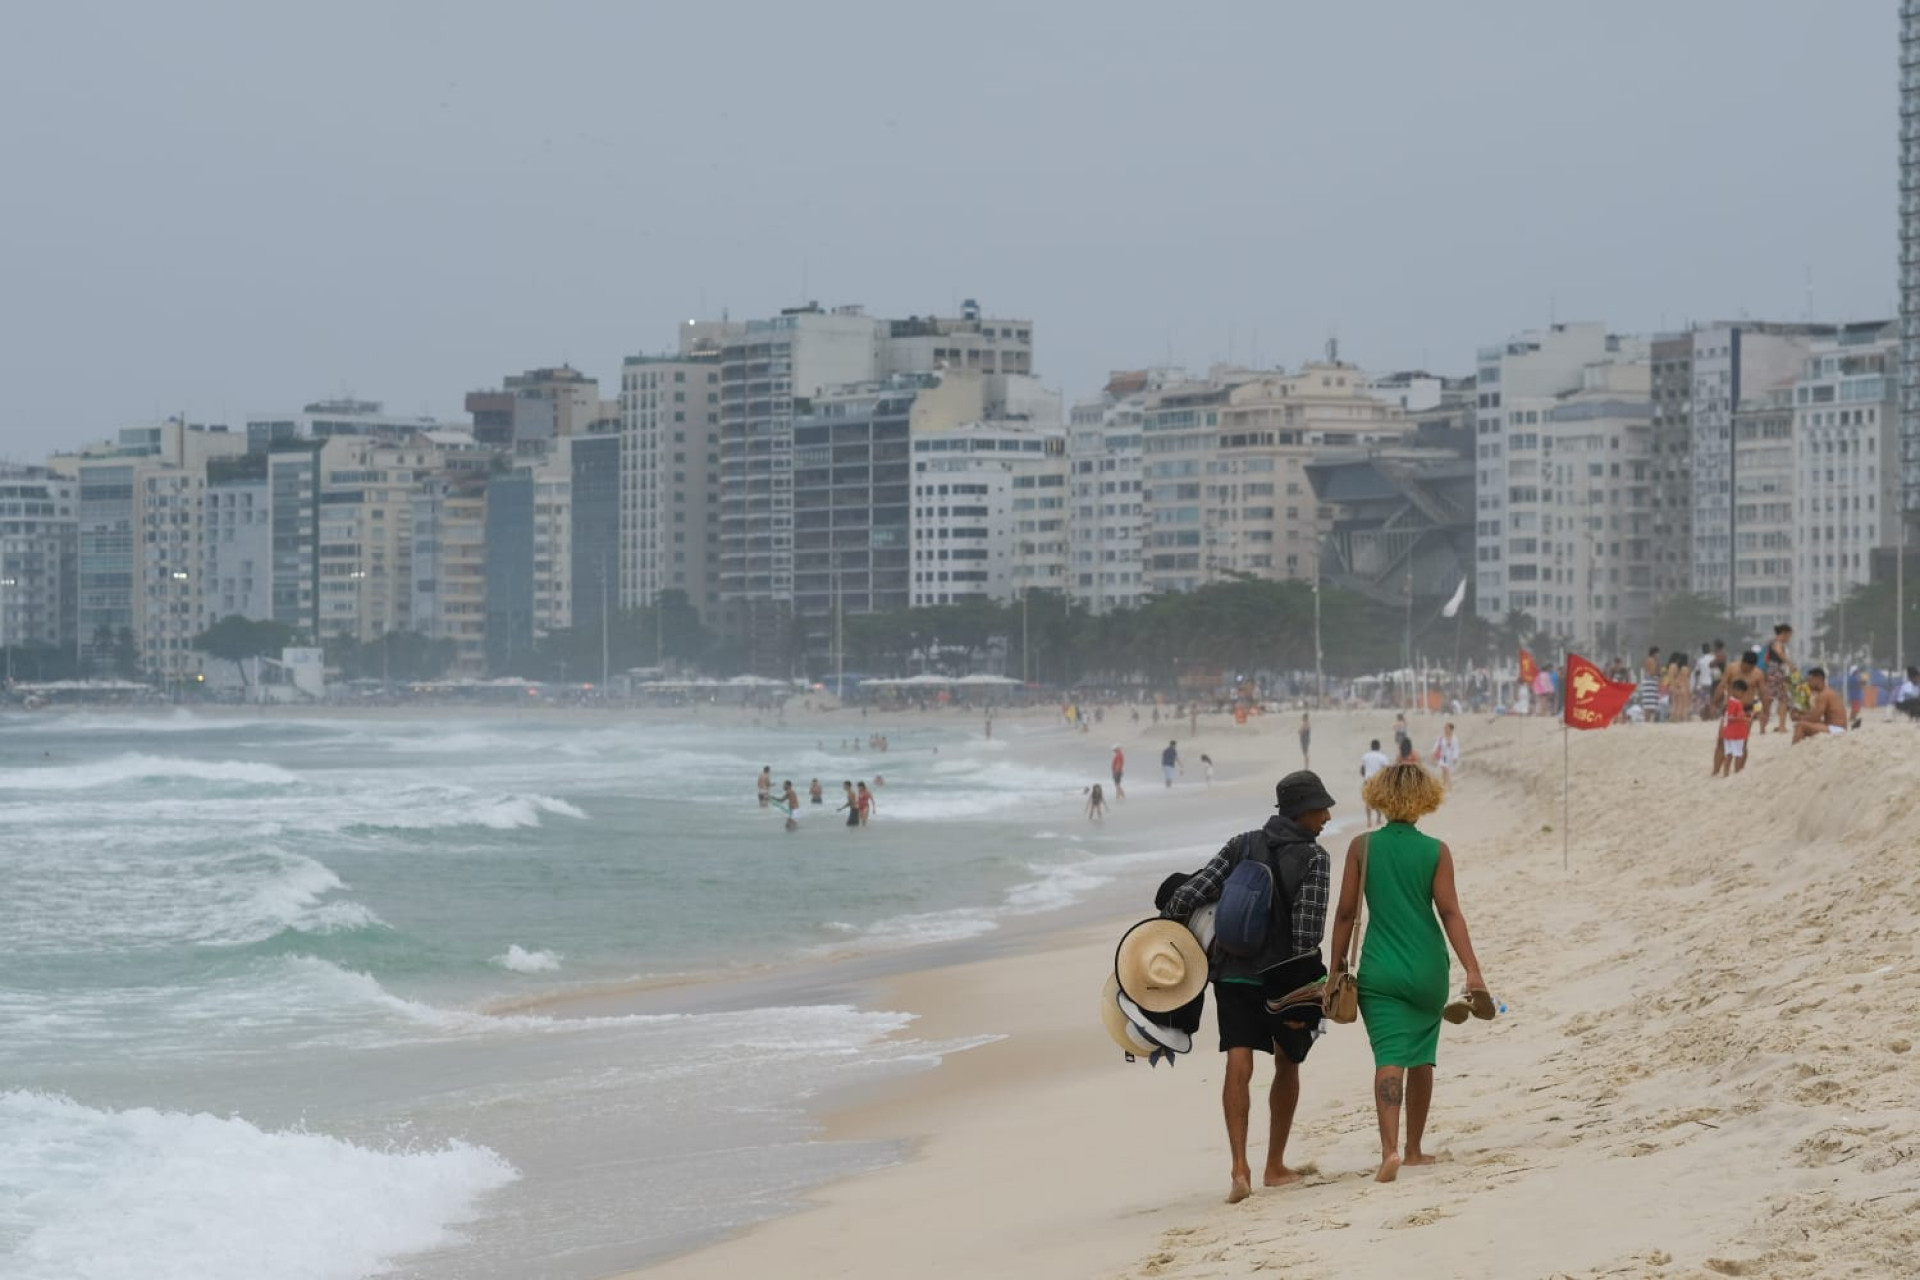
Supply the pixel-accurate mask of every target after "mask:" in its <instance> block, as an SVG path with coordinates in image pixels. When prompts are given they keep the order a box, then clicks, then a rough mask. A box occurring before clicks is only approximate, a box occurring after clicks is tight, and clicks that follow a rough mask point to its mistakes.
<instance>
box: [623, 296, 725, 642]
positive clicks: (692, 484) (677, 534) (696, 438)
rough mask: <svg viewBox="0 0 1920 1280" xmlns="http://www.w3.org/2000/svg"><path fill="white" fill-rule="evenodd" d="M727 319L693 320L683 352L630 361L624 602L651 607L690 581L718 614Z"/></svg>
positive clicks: (699, 603)
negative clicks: (723, 365)
mask: <svg viewBox="0 0 1920 1280" xmlns="http://www.w3.org/2000/svg"><path fill="white" fill-rule="evenodd" d="M726 328H731V326H728V327H726ZM726 328H723V327H721V326H711V325H710V326H705V327H701V326H693V327H691V328H690V329H689V331H688V332H687V333H686V334H685V335H683V337H682V343H683V348H684V349H683V350H682V351H681V352H680V353H679V354H678V355H671V356H630V357H628V358H627V360H626V361H625V363H624V364H623V366H622V368H621V371H620V434H619V442H620V443H619V472H618V480H619V486H620V488H619V502H620V533H619V537H620V552H621V555H620V560H619V563H618V565H617V569H618V572H619V599H620V605H621V607H622V608H626V609H640V608H646V607H648V606H650V605H652V604H653V602H654V600H655V599H657V598H658V597H659V595H660V593H661V592H663V591H683V592H685V593H686V596H687V600H688V602H689V603H691V604H692V605H693V607H694V608H695V609H697V610H699V611H700V614H701V616H702V617H703V618H711V617H713V616H714V615H715V612H716V609H717V605H718V597H719V591H718V589H719V577H718V572H717V570H718V565H717V563H716V561H717V559H718V555H717V544H718V535H719V528H720V497H719V484H720V344H721V339H722V337H723V336H724V334H725V332H726Z"/></svg>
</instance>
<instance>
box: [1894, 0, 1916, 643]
mask: <svg viewBox="0 0 1920 1280" xmlns="http://www.w3.org/2000/svg"><path fill="white" fill-rule="evenodd" d="M1899 383H1900V452H1901V471H1902V484H1901V488H1902V496H1901V509H1902V511H1903V512H1905V513H1906V514H1905V518H1904V522H1903V540H1904V541H1906V542H1908V543H1912V542H1913V541H1914V539H1915V534H1914V530H1913V522H1914V521H1916V520H1920V0H1900V372H1899ZM1902 656H1903V657H1904V655H1902Z"/></svg>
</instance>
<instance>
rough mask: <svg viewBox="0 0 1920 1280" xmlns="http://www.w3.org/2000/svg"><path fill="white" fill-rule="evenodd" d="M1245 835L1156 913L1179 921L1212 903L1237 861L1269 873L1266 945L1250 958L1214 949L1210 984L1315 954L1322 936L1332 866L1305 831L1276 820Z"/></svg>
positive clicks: (1252, 974) (1235, 839)
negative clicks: (1247, 860) (1254, 862)
mask: <svg viewBox="0 0 1920 1280" xmlns="http://www.w3.org/2000/svg"><path fill="white" fill-rule="evenodd" d="M1249 835H1251V837H1252V838H1251V839H1247V840H1243V839H1242V838H1241V837H1240V836H1235V837H1233V839H1231V840H1229V841H1227V843H1226V845H1225V847H1224V848H1222V849H1221V850H1220V852H1219V853H1217V854H1215V855H1214V856H1213V861H1211V862H1209V863H1207V865H1206V866H1204V867H1202V868H1200V870H1199V871H1197V872H1195V873H1194V874H1193V875H1192V876H1191V877H1189V878H1188V880H1187V882H1186V883H1185V884H1183V885H1181V886H1180V887H1179V888H1178V889H1176V890H1174V892H1173V895H1172V897H1171V898H1169V899H1168V900H1167V905H1166V907H1165V909H1164V910H1163V911H1162V913H1161V914H1163V915H1165V916H1167V917H1168V918H1169V919H1174V920H1185V919H1187V917H1189V916H1191V915H1192V914H1193V913H1194V912H1195V911H1197V910H1199V909H1200V908H1201V907H1203V906H1205V905H1206V904H1207V903H1209V902H1215V901H1218V900H1219V897H1220V889H1221V887H1222V886H1223V885H1225V884H1226V882H1227V877H1228V876H1230V875H1232V874H1233V869H1234V868H1235V867H1236V866H1238V865H1239V864H1240V860H1241V858H1242V857H1245V856H1250V857H1254V858H1258V859H1259V860H1260V861H1262V862H1265V863H1266V864H1267V865H1268V866H1269V867H1271V868H1273V872H1274V877H1273V879H1274V903H1273V919H1272V920H1271V921H1270V922H1269V924H1268V926H1267V940H1266V944H1265V945H1264V946H1263V947H1261V949H1260V952H1259V954H1257V955H1252V956H1234V955H1228V954H1226V953H1225V952H1223V951H1221V950H1220V949H1219V948H1217V947H1216V948H1215V949H1214V955H1213V957H1212V959H1213V976H1214V978H1216V979H1220V978H1257V977H1259V976H1260V974H1261V973H1262V972H1263V971H1265V970H1268V969H1271V968H1273V967H1274V966H1276V965H1279V964H1283V963H1285V962H1286V961H1288V960H1291V959H1292V958H1293V957H1295V956H1297V955H1299V954H1301V953H1302V952H1306V951H1312V952H1314V953H1316V954H1318V952H1319V950H1320V941H1321V938H1322V937H1323V936H1324V935H1325V933H1326V927H1327V904H1328V890H1329V884H1330V879H1331V875H1330V872H1331V868H1332V865H1333V860H1332V859H1331V858H1329V857H1328V856H1327V851H1326V850H1325V849H1322V848H1321V847H1320V844H1319V842H1318V841H1317V840H1315V839H1314V837H1313V835H1312V834H1311V833H1310V832H1308V831H1307V829H1306V828H1304V827H1302V826H1300V825H1299V824H1298V823H1296V822H1295V821H1294V820H1293V819H1291V818H1284V817H1281V816H1280V815H1279V814H1275V815H1274V816H1273V817H1271V818H1269V819H1267V824H1266V826H1264V827H1262V828H1261V829H1260V830H1259V831H1258V832H1257V833H1249Z"/></svg>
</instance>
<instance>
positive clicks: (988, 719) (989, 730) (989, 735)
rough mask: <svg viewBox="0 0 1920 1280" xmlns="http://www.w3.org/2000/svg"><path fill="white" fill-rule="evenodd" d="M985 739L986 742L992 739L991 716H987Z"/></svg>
mask: <svg viewBox="0 0 1920 1280" xmlns="http://www.w3.org/2000/svg"><path fill="white" fill-rule="evenodd" d="M987 741H988V742H992V741H993V717H992V716H988V717H987Z"/></svg>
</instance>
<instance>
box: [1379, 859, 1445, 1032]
mask: <svg viewBox="0 0 1920 1280" xmlns="http://www.w3.org/2000/svg"><path fill="white" fill-rule="evenodd" d="M1439 866H1440V842H1439V841H1438V840H1436V839H1434V838H1433V837H1432V836H1429V835H1423V834H1422V833H1421V832H1420V831H1419V830H1417V829H1416V828H1415V827H1413V825H1412V824H1410V823H1405V822H1389V823H1388V824H1387V825H1386V826H1384V827H1382V828H1381V829H1380V830H1378V831H1375V832H1374V833H1373V834H1372V836H1371V837H1370V838H1369V843H1368V845H1367V914H1366V920H1365V922H1364V924H1365V928H1366V940H1365V942H1363V943H1362V944H1361V948H1360V1016H1361V1017H1362V1018H1364V1019H1365V1020H1366V1024H1367V1040H1368V1042H1369V1043H1371V1044H1372V1046H1373V1064H1374V1066H1376V1067H1424V1066H1430V1065H1432V1063H1433V1062H1434V1060H1435V1058H1436V1056H1437V1054H1438V1052H1439V1048H1440V1010H1441V1009H1442V1008H1444V1007H1445V1006H1446V1003H1447V940H1446V936H1445V935H1444V934H1442V933H1441V932H1440V918H1439V917H1438V916H1437V915H1435V914H1434V910H1433V876H1434V872H1435V871H1436V870H1438V869H1439Z"/></svg>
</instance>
